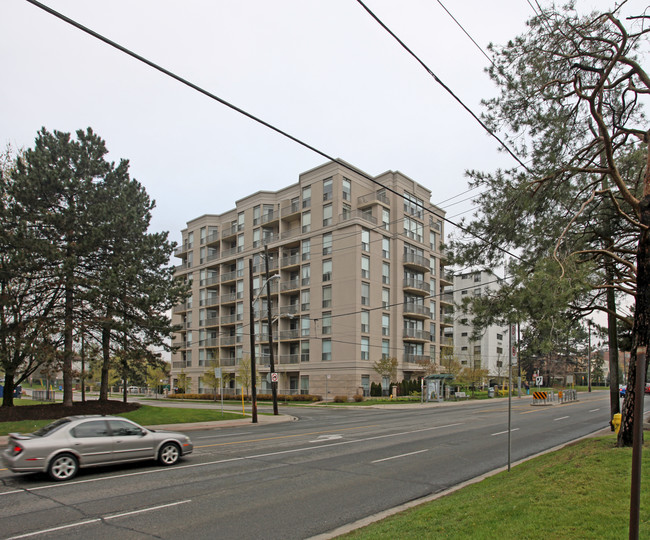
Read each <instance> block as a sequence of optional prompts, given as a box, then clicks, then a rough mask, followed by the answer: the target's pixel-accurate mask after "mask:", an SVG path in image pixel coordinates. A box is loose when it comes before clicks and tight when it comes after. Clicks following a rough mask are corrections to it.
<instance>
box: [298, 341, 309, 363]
mask: <svg viewBox="0 0 650 540" xmlns="http://www.w3.org/2000/svg"><path fill="white" fill-rule="evenodd" d="M300 361H301V362H309V341H301V342H300Z"/></svg>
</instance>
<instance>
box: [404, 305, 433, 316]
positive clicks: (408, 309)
mask: <svg viewBox="0 0 650 540" xmlns="http://www.w3.org/2000/svg"><path fill="white" fill-rule="evenodd" d="M406 314H412V315H422V316H423V317H426V318H430V317H431V310H430V309H429V308H428V307H427V306H423V305H420V304H414V303H413V302H405V303H404V315H406Z"/></svg>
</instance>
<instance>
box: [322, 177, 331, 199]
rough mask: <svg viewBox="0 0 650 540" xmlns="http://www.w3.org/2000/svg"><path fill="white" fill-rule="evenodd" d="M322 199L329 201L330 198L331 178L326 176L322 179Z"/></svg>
mask: <svg viewBox="0 0 650 540" xmlns="http://www.w3.org/2000/svg"><path fill="white" fill-rule="evenodd" d="M323 200H324V201H331V200H332V179H331V178H326V179H325V180H323Z"/></svg>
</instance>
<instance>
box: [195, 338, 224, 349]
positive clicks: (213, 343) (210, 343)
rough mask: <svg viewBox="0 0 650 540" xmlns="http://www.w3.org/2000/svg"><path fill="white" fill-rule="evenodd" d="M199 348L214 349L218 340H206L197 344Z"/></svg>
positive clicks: (217, 344)
mask: <svg viewBox="0 0 650 540" xmlns="http://www.w3.org/2000/svg"><path fill="white" fill-rule="evenodd" d="M199 346H200V347H206V348H214V347H218V346H219V338H207V339H203V340H201V341H200V342H199Z"/></svg>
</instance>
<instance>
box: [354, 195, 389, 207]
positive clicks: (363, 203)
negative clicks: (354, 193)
mask: <svg viewBox="0 0 650 540" xmlns="http://www.w3.org/2000/svg"><path fill="white" fill-rule="evenodd" d="M373 204H383V205H384V206H390V199H389V198H388V197H387V196H386V194H385V193H382V192H377V191H376V192H374V193H368V194H367V195H361V196H360V197H357V208H367V207H368V206H372V205H373Z"/></svg>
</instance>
